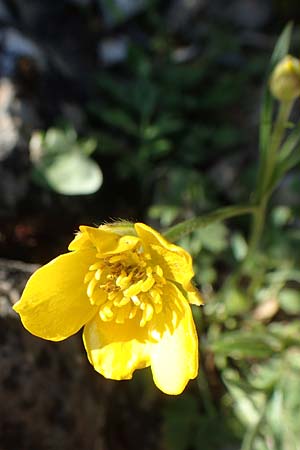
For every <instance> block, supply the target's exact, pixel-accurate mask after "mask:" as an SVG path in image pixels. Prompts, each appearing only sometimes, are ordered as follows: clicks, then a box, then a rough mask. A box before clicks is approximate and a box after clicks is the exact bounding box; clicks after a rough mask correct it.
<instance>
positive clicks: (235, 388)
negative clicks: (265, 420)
mask: <svg viewBox="0 0 300 450" xmlns="http://www.w3.org/2000/svg"><path fill="white" fill-rule="evenodd" d="M222 378H223V381H224V383H225V385H226V387H227V388H228V390H229V392H230V394H231V396H232V398H233V400H234V409H235V412H236V415H237V417H238V418H239V420H241V421H242V423H243V424H244V425H245V426H246V427H252V426H255V425H256V424H257V422H258V420H259V417H260V411H261V408H262V407H263V406H264V404H265V395H264V393H263V392H258V391H256V390H255V389H252V388H251V386H250V385H249V384H246V383H245V382H243V381H242V380H241V379H240V376H239V374H238V372H236V371H234V370H232V369H226V370H224V371H223V373H222Z"/></svg>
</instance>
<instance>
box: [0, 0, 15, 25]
mask: <svg viewBox="0 0 300 450" xmlns="http://www.w3.org/2000/svg"><path fill="white" fill-rule="evenodd" d="M12 20H13V19H12V16H11V14H10V12H9V10H8V8H7V6H6V5H5V3H4V2H3V0H0V22H2V23H11V22H12Z"/></svg>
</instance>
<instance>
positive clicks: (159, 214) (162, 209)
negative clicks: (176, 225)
mask: <svg viewBox="0 0 300 450" xmlns="http://www.w3.org/2000/svg"><path fill="white" fill-rule="evenodd" d="M179 212H180V207H179V206H173V205H152V206H151V208H150V209H149V210H148V214H149V217H150V219H159V221H160V224H161V226H163V227H168V226H170V225H171V224H172V223H173V222H174V220H175V219H176V217H177V216H178V214H179Z"/></svg>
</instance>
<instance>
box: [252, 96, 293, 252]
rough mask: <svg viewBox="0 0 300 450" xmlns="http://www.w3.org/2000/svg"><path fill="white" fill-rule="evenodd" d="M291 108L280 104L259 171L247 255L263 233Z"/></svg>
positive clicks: (285, 104)
mask: <svg viewBox="0 0 300 450" xmlns="http://www.w3.org/2000/svg"><path fill="white" fill-rule="evenodd" d="M292 106H293V102H282V103H280V106H279V109H278V114H277V119H276V122H275V124H274V128H273V133H272V136H271V141H270V146H269V150H268V153H267V160H266V163H265V167H264V168H263V169H264V170H262V171H261V177H262V178H261V179H260V180H258V186H259V187H260V186H261V187H262V188H261V190H260V189H258V192H257V193H256V199H255V203H256V205H257V209H256V212H255V214H254V217H253V225H252V230H251V237H250V243H249V255H252V254H253V253H254V251H255V250H256V248H257V246H258V244H259V241H260V238H261V235H262V232H263V228H264V224H265V218H266V210H267V205H268V201H269V198H270V196H271V194H272V191H271V190H270V189H268V188H269V184H270V181H271V179H272V176H273V173H274V169H275V166H276V160H277V155H278V149H279V148H280V145H281V143H282V140H283V137H284V133H285V129H286V123H287V120H288V118H289V115H290V112H291V108H292ZM257 197H259V198H257Z"/></svg>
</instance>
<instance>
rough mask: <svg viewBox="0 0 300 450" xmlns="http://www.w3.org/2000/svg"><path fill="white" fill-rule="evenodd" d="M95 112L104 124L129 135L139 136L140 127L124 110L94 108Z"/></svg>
mask: <svg viewBox="0 0 300 450" xmlns="http://www.w3.org/2000/svg"><path fill="white" fill-rule="evenodd" d="M91 108H92V109H93V112H94V113H95V114H96V115H97V116H98V117H99V118H100V119H101V120H103V122H105V123H107V124H108V125H111V126H113V127H115V128H119V129H120V130H122V131H125V132H126V133H128V134H131V135H133V136H137V135H138V133H139V130H138V126H137V124H136V123H135V121H134V120H133V119H132V117H131V116H130V115H129V114H128V113H127V112H125V111H124V110H122V109H118V108H103V109H102V108H101V109H100V108H99V107H93V105H92V106H91Z"/></svg>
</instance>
